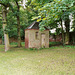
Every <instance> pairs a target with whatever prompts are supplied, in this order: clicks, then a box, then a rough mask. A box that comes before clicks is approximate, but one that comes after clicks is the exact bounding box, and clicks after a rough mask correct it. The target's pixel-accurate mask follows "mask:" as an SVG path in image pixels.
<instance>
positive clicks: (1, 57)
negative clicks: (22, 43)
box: [0, 45, 75, 75]
mask: <svg viewBox="0 0 75 75" xmlns="http://www.w3.org/2000/svg"><path fill="white" fill-rule="evenodd" d="M0 75H75V46H65V47H63V46H59V47H50V48H47V49H39V50H37V49H34V50H33V49H25V48H24V47H21V48H17V47H15V46H14V45H11V48H10V51H7V52H4V46H3V45H0Z"/></svg>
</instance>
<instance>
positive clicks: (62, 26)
mask: <svg viewBox="0 0 75 75" xmlns="http://www.w3.org/2000/svg"><path fill="white" fill-rule="evenodd" d="M61 29H62V44H63V45H64V30H63V24H62V19H61Z"/></svg>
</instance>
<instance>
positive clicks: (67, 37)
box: [65, 16, 70, 44]
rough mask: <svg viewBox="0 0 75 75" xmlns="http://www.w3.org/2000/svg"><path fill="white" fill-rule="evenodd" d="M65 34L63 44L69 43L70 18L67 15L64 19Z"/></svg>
mask: <svg viewBox="0 0 75 75" xmlns="http://www.w3.org/2000/svg"><path fill="white" fill-rule="evenodd" d="M65 27H66V34H65V44H69V29H70V20H69V16H68V18H67V19H66V20H65Z"/></svg>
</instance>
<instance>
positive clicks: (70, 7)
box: [32, 0, 75, 28]
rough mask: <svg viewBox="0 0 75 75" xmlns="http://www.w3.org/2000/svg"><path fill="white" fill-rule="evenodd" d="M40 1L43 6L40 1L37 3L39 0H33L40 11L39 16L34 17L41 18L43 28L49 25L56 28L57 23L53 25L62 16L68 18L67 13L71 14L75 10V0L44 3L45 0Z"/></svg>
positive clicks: (57, 0) (55, 0)
mask: <svg viewBox="0 0 75 75" xmlns="http://www.w3.org/2000/svg"><path fill="white" fill-rule="evenodd" d="M40 1H41V3H42V6H41V7H40V6H39V5H40V3H38V5H37V2H38V1H35V0H32V3H33V4H35V5H36V8H37V7H38V9H37V10H38V12H39V14H38V17H36V18H35V17H34V18H35V19H40V18H41V23H40V25H41V28H43V26H48V25H49V26H50V27H51V28H55V25H53V23H54V22H59V21H60V18H61V19H63V20H65V19H67V18H68V17H67V15H70V14H71V13H73V12H75V10H74V8H75V5H74V3H75V1H74V0H54V1H52V2H51V1H50V2H47V3H44V4H43V0H40ZM40 1H39V2H40ZM36 8H35V9H36ZM34 18H33V19H34ZM39 21H40V20H39ZM44 22H45V24H44ZM43 24H44V25H43ZM56 26H57V24H56Z"/></svg>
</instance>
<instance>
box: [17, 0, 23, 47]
mask: <svg viewBox="0 0 75 75" xmlns="http://www.w3.org/2000/svg"><path fill="white" fill-rule="evenodd" d="M16 5H17V12H18V13H19V10H20V7H19V4H18V2H17V1H16ZM16 17H17V32H18V47H21V46H22V45H21V34H20V17H19V14H17V15H16Z"/></svg>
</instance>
